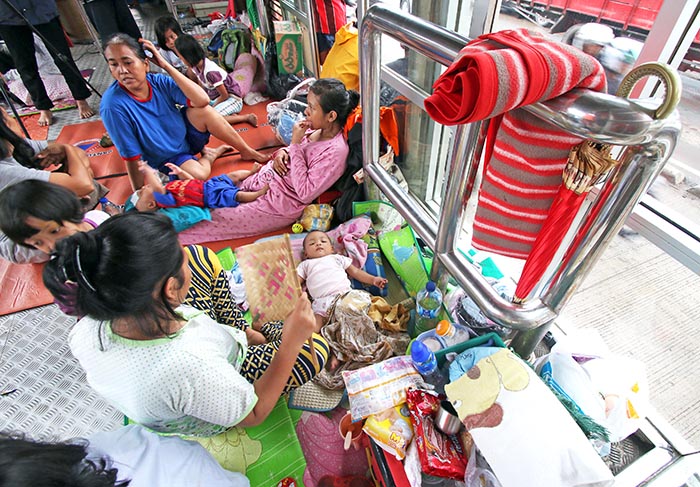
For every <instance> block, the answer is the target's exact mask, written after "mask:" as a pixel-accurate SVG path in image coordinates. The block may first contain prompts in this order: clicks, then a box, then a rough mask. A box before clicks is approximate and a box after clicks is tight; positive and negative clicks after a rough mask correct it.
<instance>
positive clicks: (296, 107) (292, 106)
mask: <svg viewBox="0 0 700 487" xmlns="http://www.w3.org/2000/svg"><path fill="white" fill-rule="evenodd" d="M314 81H316V78H307V79H305V80H304V81H302V82H301V83H299V84H298V85H296V86H295V87H294V88H292V89H291V90H290V91H289V92H288V93H287V98H285V99H284V100H281V101H273V102H272V103H269V104H268V105H267V122H268V123H269V124H270V127H272V130H273V131H274V132H275V134H276V135H277V137H278V138H279V139H280V142H282V143H283V144H284V145H289V144H290V142H291V141H292V128H293V127H294V124H295V123H296V122H298V121H299V120H303V119H304V118H306V115H304V111H305V110H306V107H307V106H308V105H307V104H306V103H304V102H302V101H299V100H297V99H296V97H297V96H299V95H304V94H307V93H308V92H309V87H310V86H311V84H312V83H313V82H314Z"/></svg>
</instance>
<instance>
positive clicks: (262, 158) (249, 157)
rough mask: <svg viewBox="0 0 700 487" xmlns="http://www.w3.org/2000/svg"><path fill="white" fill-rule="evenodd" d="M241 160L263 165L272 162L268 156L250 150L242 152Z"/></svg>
mask: <svg viewBox="0 0 700 487" xmlns="http://www.w3.org/2000/svg"><path fill="white" fill-rule="evenodd" d="M241 159H243V160H244V161H256V162H261V163H266V162H267V161H269V160H270V157H269V156H266V155H265V154H263V153H262V152H258V151H256V150H253V149H248V150H242V151H241Z"/></svg>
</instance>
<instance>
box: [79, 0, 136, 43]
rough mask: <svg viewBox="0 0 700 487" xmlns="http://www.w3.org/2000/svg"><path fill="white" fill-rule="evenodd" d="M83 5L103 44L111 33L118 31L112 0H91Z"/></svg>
mask: <svg viewBox="0 0 700 487" xmlns="http://www.w3.org/2000/svg"><path fill="white" fill-rule="evenodd" d="M83 6H84V7H85V13H86V14H87V16H88V18H89V19H90V22H92V25H94V26H95V30H96V31H97V33H98V34H100V40H101V41H102V43H103V44H104V42H105V41H106V40H107V39H109V37H110V36H111V35H112V34H116V33H117V32H120V29H119V24H118V19H117V15H116V12H115V11H114V2H113V0H91V1H90V2H87V3H84V4H83ZM127 10H128V9H127Z"/></svg>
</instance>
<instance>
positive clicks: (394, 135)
mask: <svg viewBox="0 0 700 487" xmlns="http://www.w3.org/2000/svg"><path fill="white" fill-rule="evenodd" d="M356 123H362V108H360V107H359V106H357V107H356V108H355V110H353V111H352V113H350V115H349V116H348V119H347V121H346V122H345V128H344V129H343V131H344V133H345V138H346V139H347V138H348V133H349V132H350V130H352V128H353V127H354V126H355V124H356ZM379 132H381V134H382V137H384V140H386V141H387V143H388V144H389V145H390V146H391V148H392V149H394V154H395V155H397V156H398V155H399V154H400V152H399V125H398V123H397V121H396V115H395V114H394V109H393V108H391V107H379Z"/></svg>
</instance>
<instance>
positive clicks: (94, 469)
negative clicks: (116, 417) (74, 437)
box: [0, 433, 130, 487]
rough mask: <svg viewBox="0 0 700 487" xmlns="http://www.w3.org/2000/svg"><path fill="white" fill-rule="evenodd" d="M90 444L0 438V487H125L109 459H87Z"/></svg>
mask: <svg viewBox="0 0 700 487" xmlns="http://www.w3.org/2000/svg"><path fill="white" fill-rule="evenodd" d="M87 456H88V451H87V443H86V442H83V443H43V442H38V441H32V440H29V439H26V438H24V437H23V436H22V435H16V436H13V435H8V434H4V433H3V434H0V487H126V486H128V485H129V483H130V481H129V480H117V479H118V472H117V469H116V468H113V467H112V462H111V460H110V459H109V458H104V457H100V458H92V457H91V458H89V459H88V458H87Z"/></svg>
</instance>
